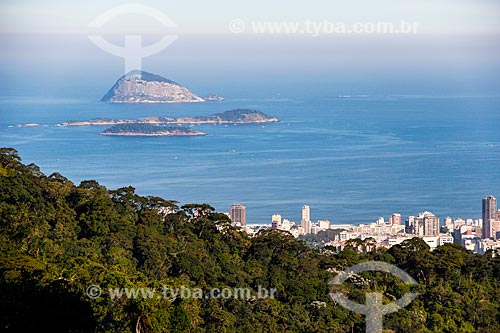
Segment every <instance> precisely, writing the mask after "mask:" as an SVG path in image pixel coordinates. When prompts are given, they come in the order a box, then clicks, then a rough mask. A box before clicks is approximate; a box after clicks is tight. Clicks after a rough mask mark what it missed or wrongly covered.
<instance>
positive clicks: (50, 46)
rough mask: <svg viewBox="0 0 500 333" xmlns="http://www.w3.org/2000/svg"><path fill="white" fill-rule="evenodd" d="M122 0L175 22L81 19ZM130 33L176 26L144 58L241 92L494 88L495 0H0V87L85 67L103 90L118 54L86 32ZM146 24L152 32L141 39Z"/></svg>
mask: <svg viewBox="0 0 500 333" xmlns="http://www.w3.org/2000/svg"><path fill="white" fill-rule="evenodd" d="M127 3H136V4H141V5H146V6H149V7H153V8H155V9H157V10H158V11H160V12H161V13H163V14H164V15H166V16H168V17H169V18H170V19H171V20H172V21H173V22H174V23H175V24H176V27H172V28H168V29H165V28H164V27H163V26H162V25H161V24H160V23H159V22H157V21H155V20H154V19H151V18H150V17H148V16H144V15H125V16H123V17H116V18H114V19H112V20H110V21H109V22H108V23H106V24H105V25H104V26H103V27H102V28H99V29H96V28H94V29H91V28H89V27H88V25H89V23H90V22H91V21H93V20H94V19H95V18H96V17H98V16H99V15H101V14H102V13H104V12H106V11H107V10H109V9H111V8H113V7H116V6H118V5H123V4H127ZM234 19H239V20H241V21H243V22H244V23H245V25H246V26H247V27H248V26H250V25H251V23H252V22H255V21H259V22H303V21H305V20H312V21H316V22H321V21H323V20H327V21H329V22H333V23H339V22H340V23H345V24H352V23H355V22H371V23H376V22H381V21H382V22H392V23H395V24H397V23H399V22H400V21H401V20H404V21H406V22H413V23H418V33H417V34H408V35H377V34H375V35H370V34H368V35H363V34H361V35H350V34H347V35H333V36H332V35H328V34H326V35H325V34H323V35H320V36H319V37H312V36H308V35H307V36H304V35H301V36H296V35H272V36H271V35H255V34H252V33H249V32H248V31H247V30H245V32H244V33H242V34H233V33H231V32H230V30H229V24H230V22H231V20H234ZM109 33H111V34H114V35H110V34H109ZM133 33H136V34H140V35H143V37H144V45H150V44H152V43H154V42H156V41H158V40H159V38H158V36H156V34H161V35H163V34H165V33H166V34H170V35H177V36H178V38H177V40H176V41H175V42H174V43H173V44H172V45H171V46H169V47H168V48H166V49H165V50H163V51H162V52H159V53H157V54H154V55H153V56H150V57H147V58H145V59H144V60H143V66H144V67H143V68H144V69H146V70H149V71H152V72H155V73H158V74H161V75H164V76H166V77H169V78H171V79H174V80H177V81H179V82H189V83H190V85H191V86H194V87H195V88H196V85H199V86H200V87H201V88H203V85H206V84H213V83H210V82H213V80H214V78H217V79H218V80H219V81H220V80H222V79H223V78H225V79H226V80H228V82H229V81H230V82H232V83H231V85H232V86H235V87H236V86H241V89H242V91H243V92H242V95H244V94H246V92H244V91H246V90H248V89H249V87H250V86H252V84H255V83H256V82H259V83H260V82H261V81H262V78H265V79H266V80H265V82H268V83H269V82H271V83H270V84H274V85H275V86H276V87H281V86H282V85H283V84H284V83H287V84H289V85H291V86H293V85H295V86H299V85H302V84H303V82H304V80H309V81H310V82H311V86H314V87H316V86H317V85H315V83H316V82H318V80H323V81H325V82H326V81H328V82H326V83H325V84H323V86H324V87H325V89H330V90H334V89H337V90H338V91H343V92H346V91H347V92H350V91H368V90H379V91H383V92H386V91H387V92H389V91H393V90H395V89H396V88H397V89H399V90H402V91H404V92H414V91H416V90H417V88H418V90H419V91H424V90H425V91H431V92H432V91H437V89H438V87H443V90H444V89H447V90H450V88H449V87H450V84H449V83H450V82H454V83H455V88H454V90H453V93H456V94H462V93H465V92H469V91H473V92H474V93H475V92H476V91H481V92H483V91H491V92H493V93H498V92H499V89H500V78H499V77H498V71H499V68H500V38H499V36H500V1H498V0H471V1H465V0H442V1H436V0H415V1H404V0H316V1H314V0H313V1H307V2H306V1H303V0H301V1H296V0H265V1H264V0H254V1H237V0H212V1H193V0H182V1H179V0H178V1H169V0H161V1H160V0H147V1H127V2H124V1H119V0H86V1H81V2H78V3H77V2H73V1H67V0H65V1H63V0H46V1H43V0H0V45H1V46H0V75H1V76H2V77H4V78H7V80H4V81H5V82H9V84H5V85H4V86H3V87H2V86H1V85H0V88H2V91H3V93H4V94H6V93H12V94H14V93H18V92H19V93H23V91H24V89H25V87H26V85H29V84H32V83H33V82H34V83H36V84H39V86H40V89H42V90H43V91H44V93H45V92H46V90H47V89H49V87H52V88H51V89H52V90H53V91H54V92H55V94H56V93H60V92H59V90H60V87H61V85H62V83H63V82H64V84H67V83H66V82H68V80H67V78H68V77H69V78H72V77H81V78H88V79H89V80H93V81H95V82H98V83H99V84H101V85H100V86H95V87H94V86H92V89H95V94H96V95H97V94H100V93H101V91H102V90H103V89H107V85H109V84H110V81H112V80H114V79H115V78H116V77H118V76H119V75H122V74H123V71H124V69H125V66H124V60H123V59H122V58H120V57H117V56H113V55H111V54H109V53H107V52H104V51H103V50H101V49H99V48H98V47H96V45H94V44H92V42H90V40H89V39H88V38H87V36H88V35H89V34H96V35H104V36H105V39H107V40H109V41H112V42H113V43H114V44H115V45H123V42H124V36H125V35H128V34H133ZM145 34H152V35H153V36H149V37H150V39H149V40H148V39H147V36H145ZM242 78H244V79H243V80H242ZM48 79H50V80H52V81H54V82H53V83H50V82H49V80H48ZM252 80H253V81H252ZM273 80H274V81H273ZM233 81H234V82H233ZM251 81H252V82H253V83H252V82H251ZM37 82H43V83H37ZM273 82H274V83H273ZM7 89H8V90H10V92H6V90H7ZM280 89H281V88H280ZM73 90H75V89H73ZM282 90H284V89H282ZM280 91H281V90H280Z"/></svg>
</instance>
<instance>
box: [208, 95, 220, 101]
mask: <svg viewBox="0 0 500 333" xmlns="http://www.w3.org/2000/svg"><path fill="white" fill-rule="evenodd" d="M223 100H224V97H220V96H218V95H216V94H208V95H207V96H206V97H205V101H223Z"/></svg>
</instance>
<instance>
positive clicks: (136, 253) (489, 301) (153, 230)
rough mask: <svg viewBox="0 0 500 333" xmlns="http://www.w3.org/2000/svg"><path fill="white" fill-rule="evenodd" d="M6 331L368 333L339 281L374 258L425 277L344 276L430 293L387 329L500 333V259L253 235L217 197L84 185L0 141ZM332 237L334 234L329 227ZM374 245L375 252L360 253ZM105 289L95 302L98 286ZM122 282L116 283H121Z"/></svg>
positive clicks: (359, 287)
mask: <svg viewBox="0 0 500 333" xmlns="http://www.w3.org/2000/svg"><path fill="white" fill-rule="evenodd" d="M0 163H1V164H0V251H1V257H0V292H1V295H2V297H1V298H0V311H1V312H0V313H1V316H0V330H2V331H6V332H23V331H32V332H33V331H51V332H245V331H247V332H364V318H363V317H362V316H361V315H359V314H355V313H352V312H349V311H348V310H346V309H344V308H342V307H340V306H337V305H336V304H335V303H334V302H333V300H332V299H331V298H330V296H329V294H328V293H329V292H330V288H329V285H328V281H329V280H330V279H331V278H332V277H333V276H335V274H336V273H335V272H338V271H340V270H342V269H345V268H347V267H349V266H352V265H354V264H356V263H360V262H363V261H367V260H382V261H386V262H389V263H393V264H396V265H398V266H399V267H401V268H402V269H404V270H405V271H407V272H408V273H409V274H410V275H412V276H413V277H414V278H415V279H417V280H418V281H419V283H420V285H419V286H418V287H416V288H410V287H409V286H407V285H405V284H404V283H402V282H401V281H400V280H398V279H397V278H396V277H394V276H391V275H388V274H385V273H380V272H365V273H362V274H360V275H359V276H357V277H356V279H351V280H349V281H348V282H347V283H345V284H344V285H342V286H340V287H338V288H340V290H341V291H342V292H343V293H345V294H346V295H347V296H348V297H349V298H350V299H352V300H354V301H357V302H360V303H363V302H364V295H365V293H366V292H370V291H374V290H377V291H380V292H383V293H384V299H385V301H386V302H392V301H394V300H395V299H397V298H399V297H401V296H402V295H403V294H405V293H406V292H409V291H412V290H413V291H416V292H418V293H419V294H420V296H419V297H418V298H417V299H416V300H415V301H414V302H412V303H411V304H410V305H409V306H408V307H406V308H404V309H402V310H400V311H399V312H397V313H393V314H390V315H387V316H385V317H384V327H385V328H386V329H387V330H388V332H409V333H410V332H483V333H487V332H499V331H500V292H499V291H500V259H499V256H498V255H497V256H493V254H492V253H489V254H487V255H484V256H477V255H474V254H472V253H470V252H467V251H465V250H464V249H462V248H461V247H458V246H455V245H447V246H443V247H439V248H438V249H436V250H435V251H434V252H430V251H429V248H428V246H427V245H426V244H425V243H424V242H423V241H422V240H421V239H418V238H415V239H412V240H409V241H406V242H403V243H402V244H400V245H397V246H394V247H392V248H391V249H389V250H387V251H385V250H378V251H373V252H369V251H365V250H366V249H367V248H368V247H370V244H369V240H368V241H365V242H361V243H360V242H356V241H352V242H351V243H352V244H351V246H350V247H349V248H348V249H346V250H345V251H342V252H340V253H335V252H334V251H330V250H329V249H328V248H325V249H324V250H314V249H311V248H309V247H307V246H306V245H305V243H304V242H301V241H298V240H296V239H294V238H293V237H292V236H291V235H290V234H288V233H286V232H282V231H279V230H270V231H263V232H261V233H260V234H259V235H257V236H256V237H254V238H249V237H248V236H247V235H246V234H245V233H242V232H241V231H239V230H238V229H237V228H234V227H232V226H231V224H230V221H229V219H228V217H227V216H226V215H225V214H220V213H217V212H215V210H214V208H213V207H211V206H210V205H207V204H187V205H184V206H182V207H178V206H177V203H176V202H174V201H168V200H164V199H162V198H158V197H141V196H139V195H137V194H135V189H134V188H133V187H124V188H119V189H117V190H108V189H106V188H105V187H104V186H102V185H100V184H98V183H97V182H96V181H84V182H82V183H81V184H80V185H79V186H75V185H74V184H73V183H71V182H70V181H69V180H68V179H66V178H65V177H63V176H62V175H60V174H57V173H55V174H52V175H50V176H49V177H46V176H44V175H43V174H42V173H41V172H40V170H39V169H38V168H37V167H36V166H34V165H29V166H24V165H23V164H22V163H21V162H20V158H19V156H18V154H17V152H16V151H15V150H13V149H7V148H2V149H0ZM324 236H325V237H329V236H331V235H324ZM360 251H361V252H363V251H364V252H368V253H360ZM91 284H96V285H99V286H100V287H101V288H102V291H103V294H102V297H99V298H97V299H95V300H94V299H90V298H89V297H88V296H87V295H86V288H87V286H89V285H91ZM162 286H168V287H170V288H179V287H181V286H185V287H190V288H201V289H202V290H203V291H208V290H210V289H212V288H224V287H233V288H250V289H251V290H252V293H253V295H255V293H256V292H257V291H258V288H259V287H264V288H268V289H270V288H275V289H276V293H275V298H274V299H233V298H229V299H205V298H202V299H195V298H188V299H182V298H175V299H161V298H160V299H158V298H157V297H138V298H131V297H130V298H127V297H122V298H119V299H112V298H111V297H110V295H111V294H110V293H111V291H112V290H113V288H120V287H124V288H138V287H148V288H155V289H156V290H162ZM110 288H111V291H110Z"/></svg>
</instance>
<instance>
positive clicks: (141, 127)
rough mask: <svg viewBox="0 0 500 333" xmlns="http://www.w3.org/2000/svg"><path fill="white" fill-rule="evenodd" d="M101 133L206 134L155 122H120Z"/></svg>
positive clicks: (114, 134)
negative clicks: (155, 123)
mask: <svg viewBox="0 0 500 333" xmlns="http://www.w3.org/2000/svg"><path fill="white" fill-rule="evenodd" d="M100 134H101V135H112V136H199V135H206V134H205V133H203V132H198V131H195V130H193V129H191V128H188V127H184V126H177V125H170V126H166V125H153V124H142V123H135V124H118V125H115V126H113V127H110V128H108V129H106V130H104V131H103V132H101V133H100Z"/></svg>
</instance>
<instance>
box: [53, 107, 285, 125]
mask: <svg viewBox="0 0 500 333" xmlns="http://www.w3.org/2000/svg"><path fill="white" fill-rule="evenodd" d="M277 121H278V119H277V118H275V117H272V116H269V115H267V114H265V113H263V112H261V111H257V110H252V109H235V110H228V111H225V112H222V113H215V114H212V115H210V116H194V117H182V118H173V117H160V116H153V117H147V118H139V119H135V120H130V119H110V118H96V119H91V120H87V121H76V120H70V121H66V122H64V123H62V124H60V125H61V126H110V125H119V124H154V125H158V124H163V125H172V124H183V125H202V124H263V123H273V122H277Z"/></svg>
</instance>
